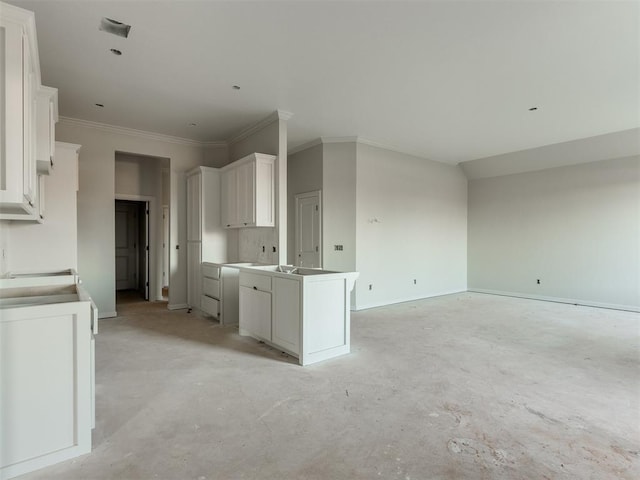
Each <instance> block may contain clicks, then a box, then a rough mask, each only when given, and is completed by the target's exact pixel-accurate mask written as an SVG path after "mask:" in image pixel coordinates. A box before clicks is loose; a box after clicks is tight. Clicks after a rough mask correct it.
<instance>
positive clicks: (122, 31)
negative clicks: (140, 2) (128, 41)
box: [98, 17, 131, 38]
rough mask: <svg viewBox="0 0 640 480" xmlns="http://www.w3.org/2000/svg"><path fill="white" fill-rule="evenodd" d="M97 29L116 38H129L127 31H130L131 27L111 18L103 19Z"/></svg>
mask: <svg viewBox="0 0 640 480" xmlns="http://www.w3.org/2000/svg"><path fill="white" fill-rule="evenodd" d="M98 29H99V30H102V31H103V32H107V33H112V34H113V35H117V36H118V37H123V38H127V37H128V36H129V30H131V25H127V24H126V23H122V22H119V21H117V20H113V19H112V18H107V17H103V18H102V20H100V26H99V27H98Z"/></svg>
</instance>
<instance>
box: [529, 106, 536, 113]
mask: <svg viewBox="0 0 640 480" xmlns="http://www.w3.org/2000/svg"><path fill="white" fill-rule="evenodd" d="M536 110H538V107H531V108H530V109H529V111H530V112H535V111H536Z"/></svg>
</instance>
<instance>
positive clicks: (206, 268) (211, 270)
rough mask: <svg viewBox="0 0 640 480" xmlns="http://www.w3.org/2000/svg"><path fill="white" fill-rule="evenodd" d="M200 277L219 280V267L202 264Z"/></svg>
mask: <svg viewBox="0 0 640 480" xmlns="http://www.w3.org/2000/svg"><path fill="white" fill-rule="evenodd" d="M202 276H203V277H210V278H216V279H217V278H220V267H218V266H215V265H207V264H206V263H203V264H202Z"/></svg>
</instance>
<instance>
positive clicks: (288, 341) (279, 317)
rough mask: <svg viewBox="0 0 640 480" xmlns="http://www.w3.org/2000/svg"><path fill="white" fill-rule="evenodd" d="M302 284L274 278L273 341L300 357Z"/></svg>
mask: <svg viewBox="0 0 640 480" xmlns="http://www.w3.org/2000/svg"><path fill="white" fill-rule="evenodd" d="M300 286H301V284H300V282H298V281H297V280H289V279H288V278H279V277H274V278H273V321H272V324H271V326H272V330H271V334H272V338H271V341H272V342H273V343H274V344H276V345H279V346H281V347H283V348H285V349H286V350H287V351H289V352H291V353H294V354H296V355H298V354H299V353H300Z"/></svg>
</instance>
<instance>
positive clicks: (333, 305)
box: [240, 265, 358, 365]
mask: <svg viewBox="0 0 640 480" xmlns="http://www.w3.org/2000/svg"><path fill="white" fill-rule="evenodd" d="M283 270H291V267H284V268H283V267H279V266H277V265H271V266H260V267H241V268H240V335H249V336H252V337H254V338H257V339H259V340H262V341H264V342H265V343H268V344H270V345H273V346H274V347H276V348H279V349H281V350H283V351H285V352H287V353H290V354H291V355H294V356H296V357H298V360H299V363H300V365H309V364H311V363H316V362H320V361H322V360H326V359H328V358H333V357H337V356H339V355H344V354H346V353H349V351H350V348H351V347H350V345H351V334H350V325H351V317H350V307H349V304H350V292H351V290H353V286H354V283H355V280H356V278H357V277H358V273H357V272H331V271H328V270H317V269H311V268H295V269H293V271H292V272H291V273H286V272H285V271H283Z"/></svg>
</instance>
